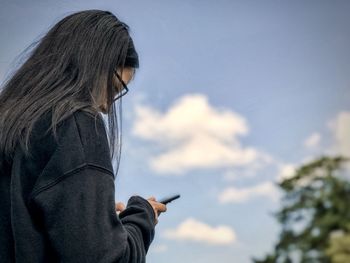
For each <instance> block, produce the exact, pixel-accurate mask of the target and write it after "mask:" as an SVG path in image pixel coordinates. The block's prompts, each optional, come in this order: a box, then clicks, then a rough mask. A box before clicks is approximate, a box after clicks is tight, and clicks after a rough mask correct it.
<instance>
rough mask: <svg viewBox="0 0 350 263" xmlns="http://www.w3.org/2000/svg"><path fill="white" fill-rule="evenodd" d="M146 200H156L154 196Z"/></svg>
mask: <svg viewBox="0 0 350 263" xmlns="http://www.w3.org/2000/svg"><path fill="white" fill-rule="evenodd" d="M147 200H150V201H156V198H155V197H154V196H151V197H149V198H148V199H147Z"/></svg>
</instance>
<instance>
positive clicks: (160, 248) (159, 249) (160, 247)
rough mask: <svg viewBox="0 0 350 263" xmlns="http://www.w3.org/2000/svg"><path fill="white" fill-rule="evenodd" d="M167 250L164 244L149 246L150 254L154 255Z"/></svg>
mask: <svg viewBox="0 0 350 263" xmlns="http://www.w3.org/2000/svg"><path fill="white" fill-rule="evenodd" d="M167 250H168V246H167V245H164V244H159V245H153V246H151V249H150V252H154V253H163V252H166V251H167Z"/></svg>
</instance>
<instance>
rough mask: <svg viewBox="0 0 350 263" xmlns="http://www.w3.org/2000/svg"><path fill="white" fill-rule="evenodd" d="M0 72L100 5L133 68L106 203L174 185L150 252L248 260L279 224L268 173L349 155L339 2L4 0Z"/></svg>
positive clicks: (348, 8)
mask: <svg viewBox="0 0 350 263" xmlns="http://www.w3.org/2000/svg"><path fill="white" fill-rule="evenodd" d="M1 6H2V8H1V10H0V36H1V41H0V80H3V79H4V78H5V76H6V74H8V73H9V72H10V70H11V68H13V65H14V64H13V61H14V60H15V58H16V56H17V55H19V54H20V52H22V51H23V50H24V48H25V47H27V46H28V45H29V44H30V43H32V42H33V41H34V40H35V39H37V38H38V37H39V36H40V35H41V34H44V33H45V32H46V31H47V30H48V29H49V27H51V26H52V25H53V24H54V23H56V22H57V21H58V20H60V19H61V18H63V17H64V16H66V15H68V14H70V13H72V12H74V11H78V10H83V9H95V8H96V9H104V10H110V11H112V12H113V13H114V14H116V15H117V17H119V18H120V19H121V20H123V21H124V22H126V23H127V24H128V25H129V26H130V28H131V34H132V37H133V39H134V42H135V46H136V48H137V50H138V52H139V55H140V69H139V70H138V72H137V75H136V77H135V80H134V81H133V83H131V84H130V92H129V93H128V95H127V96H126V97H124V98H123V114H124V116H123V150H122V158H121V166H120V171H119V174H118V178H117V179H116V200H117V201H124V202H126V201H127V199H128V197H129V196H130V195H133V194H140V195H142V196H144V197H148V196H151V195H155V196H156V197H159V198H160V197H163V196H167V195H169V194H171V193H180V194H181V195H182V197H181V199H180V200H177V201H176V202H174V203H171V204H169V205H168V212H167V213H165V214H162V215H161V218H160V220H159V224H158V225H157V234H156V237H155V240H154V243H153V246H152V247H151V249H150V251H149V255H148V261H149V262H152V263H153V262H154V263H160V262H168V263H172V262H185V263H188V262H204V263H206V262H213V261H214V260H216V261H218V262H223V263H225V262H233V261H234V262H239V263H246V262H251V261H250V258H251V257H252V256H262V255H264V254H265V253H267V252H268V251H269V250H270V248H271V247H272V246H273V244H274V241H275V240H277V235H278V231H279V227H278V225H277V223H276V222H275V220H274V218H273V217H272V215H271V213H272V212H274V211H276V209H278V207H279V203H278V198H279V192H278V189H277V188H276V187H275V186H274V182H277V181H278V180H280V178H282V177H285V176H289V175H291V174H292V172H293V169H294V168H295V167H296V166H298V165H300V164H302V163H303V162H305V161H307V160H310V159H312V158H314V157H316V156H319V155H320V154H323V153H328V154H335V153H342V154H345V155H350V150H349V149H350V140H349V137H350V136H349V134H350V103H349V102H350V88H349V84H350V52H349V47H350V28H349V26H348V25H349V24H350V16H349V15H348V14H349V13H350V2H348V1H345V0H344V1H330V0H329V1H223V0H221V1H208V0H206V1H194V0H192V1H160V0H159V1H158V0H154V1H115V0H114V1H112V0H110V1H74V2H72V1H51V0H50V1H39V0H38V1H4V0H2V1H1Z"/></svg>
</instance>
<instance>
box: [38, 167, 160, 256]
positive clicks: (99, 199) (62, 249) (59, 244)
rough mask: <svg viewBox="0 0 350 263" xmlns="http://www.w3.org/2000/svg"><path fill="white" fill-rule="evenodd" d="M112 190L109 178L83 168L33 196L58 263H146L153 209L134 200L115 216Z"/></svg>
mask: <svg viewBox="0 0 350 263" xmlns="http://www.w3.org/2000/svg"><path fill="white" fill-rule="evenodd" d="M114 187H115V186H114V180H113V176H112V175H111V174H109V173H108V172H106V171H104V170H101V169H99V167H94V166H93V165H84V166H83V167H79V168H77V169H75V170H73V171H72V172H69V173H67V174H64V175H63V176H61V177H60V178H59V179H58V180H57V181H56V182H55V184H52V185H50V186H49V187H47V188H44V189H43V190H42V191H40V192H39V193H36V195H35V196H33V197H32V203H33V204H34V207H35V209H36V215H37V216H38V220H39V223H40V225H41V226H42V227H43V228H44V231H45V232H46V233H47V236H48V239H49V242H50V245H51V246H52V248H53V250H54V252H55V253H56V254H57V257H58V258H59V261H60V262H65V263H70V262H75V263H79V262H85V263H88V262H94V263H96V262H101V263H111V262H123V263H137V262H145V257H146V253H147V251H148V248H149V246H150V244H151V242H152V240H153V238H154V226H155V217H154V211H153V208H152V206H151V205H150V204H149V202H148V201H147V200H145V199H143V198H141V197H139V196H133V197H131V198H130V199H129V201H128V204H127V207H126V209H125V210H124V211H123V212H122V213H120V214H119V216H118V215H117V213H116V211H115V199H114V196H115V195H114V192H115V189H114Z"/></svg>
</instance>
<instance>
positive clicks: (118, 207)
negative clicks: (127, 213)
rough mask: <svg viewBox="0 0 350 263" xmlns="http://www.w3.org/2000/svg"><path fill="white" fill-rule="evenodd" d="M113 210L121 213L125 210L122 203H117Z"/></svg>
mask: <svg viewBox="0 0 350 263" xmlns="http://www.w3.org/2000/svg"><path fill="white" fill-rule="evenodd" d="M115 209H116V210H117V211H120V212H122V211H123V210H124V209H125V205H124V204H123V203H122V202H118V203H116V204H115Z"/></svg>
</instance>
